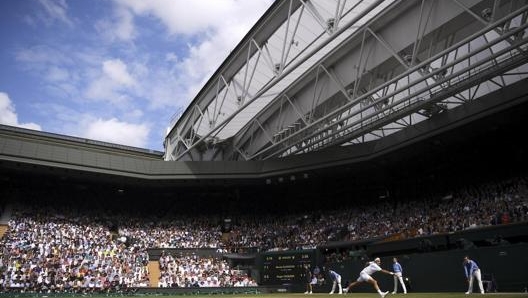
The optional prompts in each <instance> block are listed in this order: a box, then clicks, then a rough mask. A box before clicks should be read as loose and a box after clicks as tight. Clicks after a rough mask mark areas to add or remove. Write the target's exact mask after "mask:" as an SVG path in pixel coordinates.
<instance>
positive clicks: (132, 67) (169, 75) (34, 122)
mask: <svg viewBox="0 0 528 298" xmlns="http://www.w3.org/2000/svg"><path fill="white" fill-rule="evenodd" d="M272 2H273V1H272V0H71V1H66V0H3V1H0V40H1V41H2V42H1V44H2V46H1V47H0V65H1V66H2V67H1V68H0V123H1V124H7V125H12V126H19V127H24V128H29V129H36V130H41V131H45V132H52V133H58V134H64V135H71V136H76V137H83V138H89V139H96V140H101V141H106V142H111V143H117V144H124V145H129V146H135V147H140V148H147V149H153V150H160V151H163V140H164V137H165V133H166V130H167V127H168V125H169V123H170V120H171V118H172V117H173V116H174V115H175V114H176V113H177V112H178V111H179V110H181V109H185V108H186V106H187V105H188V104H189V102H190V101H191V100H192V99H193V98H194V96H195V95H196V93H197V92H198V91H199V90H200V89H201V87H202V86H203V84H204V83H205V82H206V81H207V80H208V79H209V77H210V76H211V74H212V73H213V72H214V71H215V70H216V68H217V67H218V66H219V65H220V64H221V63H222V62H223V60H224V59H225V58H226V57H227V55H228V54H229V51H230V50H232V49H233V48H234V47H235V46H236V45H237V44H238V42H239V41H240V40H241V39H242V37H243V36H244V35H245V34H246V33H247V31H248V30H249V29H250V28H251V27H252V26H253V25H254V23H255V22H256V21H257V20H258V19H259V18H260V17H261V15H262V14H263V13H264V12H265V11H266V9H267V8H268V7H269V6H270V5H271V3H272Z"/></svg>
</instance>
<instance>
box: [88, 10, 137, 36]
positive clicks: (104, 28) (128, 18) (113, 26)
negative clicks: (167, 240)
mask: <svg viewBox="0 0 528 298" xmlns="http://www.w3.org/2000/svg"><path fill="white" fill-rule="evenodd" d="M95 29H96V30H97V31H98V32H99V33H100V34H102V35H103V36H104V37H105V38H106V39H107V40H109V41H115V40H119V41H130V40H132V39H134V38H135V37H136V30H135V28H134V17H133V15H132V13H131V12H130V11H129V10H127V9H123V8H118V9H116V11H115V12H114V17H113V18H112V19H111V20H106V19H104V20H100V21H98V22H96V24H95Z"/></svg>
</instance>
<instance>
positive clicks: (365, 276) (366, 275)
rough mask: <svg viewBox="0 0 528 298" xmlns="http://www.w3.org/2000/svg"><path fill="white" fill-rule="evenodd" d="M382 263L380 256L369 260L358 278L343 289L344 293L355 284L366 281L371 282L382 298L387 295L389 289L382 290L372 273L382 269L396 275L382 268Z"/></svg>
mask: <svg viewBox="0 0 528 298" xmlns="http://www.w3.org/2000/svg"><path fill="white" fill-rule="evenodd" d="M380 264H381V260H380V258H375V259H374V261H372V262H369V263H368V265H367V267H365V268H363V270H361V272H360V273H359V277H358V279H357V280H356V281H355V282H353V283H351V284H349V285H348V287H346V288H344V289H343V293H348V292H349V291H350V289H351V288H353V287H354V286H355V285H357V284H359V283H363V282H366V283H369V284H371V285H372V286H373V287H374V289H376V291H377V292H378V293H379V294H380V296H381V297H382V298H383V297H385V295H387V294H388V293H389V291H387V292H382V291H381V290H380V288H379V286H378V282H377V281H376V280H375V279H374V278H373V277H372V276H371V275H372V274H374V273H376V272H378V271H381V272H383V273H386V274H390V275H394V273H393V272H390V271H387V270H385V269H381V267H380Z"/></svg>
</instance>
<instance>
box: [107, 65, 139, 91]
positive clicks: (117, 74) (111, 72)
mask: <svg viewBox="0 0 528 298" xmlns="http://www.w3.org/2000/svg"><path fill="white" fill-rule="evenodd" d="M103 73H104V74H105V75H107V76H108V78H109V79H111V80H113V81H114V82H116V83H117V84H119V85H125V86H131V85H133V84H134V79H132V76H131V75H130V74H129V73H128V71H127V66H126V64H125V63H123V61H121V60H120V59H114V60H106V61H104V62H103Z"/></svg>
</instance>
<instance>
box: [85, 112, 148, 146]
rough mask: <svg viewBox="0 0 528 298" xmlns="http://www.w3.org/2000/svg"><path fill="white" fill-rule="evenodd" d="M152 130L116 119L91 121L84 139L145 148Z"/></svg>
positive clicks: (142, 125)
mask: <svg viewBox="0 0 528 298" xmlns="http://www.w3.org/2000/svg"><path fill="white" fill-rule="evenodd" d="M149 132H150V129H149V127H148V126H147V125H145V124H132V123H127V122H121V121H119V120H117V119H115V118H112V119H109V120H103V119H100V118H99V119H96V120H95V121H90V123H89V124H88V126H87V127H86V129H85V132H84V133H83V134H84V137H85V138H88V139H94V140H100V141H105V142H110V143H116V144H124V145H129V146H134V147H140V148H145V147H146V145H147V137H148V135H149Z"/></svg>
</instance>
